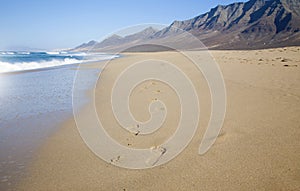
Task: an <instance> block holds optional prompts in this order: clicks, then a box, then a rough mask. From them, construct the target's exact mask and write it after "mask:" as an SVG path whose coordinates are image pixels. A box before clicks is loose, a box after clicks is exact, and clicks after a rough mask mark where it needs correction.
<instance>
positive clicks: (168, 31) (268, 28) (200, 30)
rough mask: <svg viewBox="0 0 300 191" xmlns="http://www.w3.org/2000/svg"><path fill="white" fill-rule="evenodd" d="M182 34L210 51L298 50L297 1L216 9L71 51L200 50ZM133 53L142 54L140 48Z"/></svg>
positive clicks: (255, 0)
mask: <svg viewBox="0 0 300 191" xmlns="http://www.w3.org/2000/svg"><path fill="white" fill-rule="evenodd" d="M184 31H187V32H189V33H191V34H192V35H194V36H195V37H197V38H198V39H199V40H200V41H201V42H202V43H203V44H204V45H205V46H206V47H208V48H210V49H261V48H274V47H283V46H297V45H300V0H250V1H248V2H237V3H232V4H230V5H218V6H217V7H215V8H212V9H211V10H210V11H209V12H207V13H204V14H201V15H199V16H196V17H194V18H192V19H189V20H184V21H174V22H173V23H172V24H171V25H169V26H167V27H165V28H163V29H161V30H155V29H153V28H152V27H149V28H146V29H144V30H143V31H140V32H138V33H135V34H132V35H128V36H125V37H122V36H118V35H112V36H110V37H109V38H107V39H105V40H103V41H101V42H96V41H90V42H88V43H84V44H82V45H80V46H78V47H76V48H74V49H73V51H88V50H90V49H91V48H92V47H93V51H102V52H110V51H118V50H124V49H126V48H127V47H134V46H139V45H141V44H155V43H156V42H164V43H165V44H169V45H170V46H171V47H172V46H175V47H178V46H180V47H181V48H182V49H195V48H199V47H197V45H196V43H194V40H193V39H190V40H189V39H183V38H182V35H183V34H184ZM181 39H183V40H181ZM145 50H146V51H147V48H145ZM136 51H143V47H141V46H139V48H137V49H136Z"/></svg>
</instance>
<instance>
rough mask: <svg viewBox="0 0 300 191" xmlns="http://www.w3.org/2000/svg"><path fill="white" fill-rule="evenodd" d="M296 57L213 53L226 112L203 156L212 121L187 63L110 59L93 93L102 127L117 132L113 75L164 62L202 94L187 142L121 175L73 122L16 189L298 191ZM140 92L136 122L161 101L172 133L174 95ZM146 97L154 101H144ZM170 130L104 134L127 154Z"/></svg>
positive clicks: (198, 78)
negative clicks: (156, 162)
mask: <svg viewBox="0 0 300 191" xmlns="http://www.w3.org/2000/svg"><path fill="white" fill-rule="evenodd" d="M284 49H285V50H284ZM294 51H295V52H294ZM194 54H195V55H197V54H200V53H199V52H198V51H195V52H194ZM297 54H299V47H290V48H279V49H268V50H253V51H212V55H213V56H214V58H215V59H216V60H217V62H218V63H219V65H220V68H221V71H222V73H223V75H224V78H225V83H226V89H227V94H228V95H227V99H228V100H227V101H228V106H227V113H226V118H225V123H224V126H223V128H222V132H221V134H220V135H219V137H218V138H217V141H216V143H215V144H214V145H213V147H212V148H211V150H210V151H209V152H208V153H207V154H205V155H204V156H200V155H198V154H197V153H198V146H199V144H200V141H201V139H202V137H203V134H204V131H205V128H206V126H207V123H208V120H209V115H210V101H209V100H210V95H209V92H208V86H207V84H206V82H205V79H204V78H203V76H202V75H201V73H200V74H199V73H195V70H194V69H195V68H193V67H190V66H185V65H182V64H183V63H186V62H187V60H185V58H182V57H179V56H178V55H177V54H175V53H170V52H158V53H130V54H128V55H130V56H125V57H122V58H118V59H116V60H113V61H112V62H113V66H111V67H109V68H108V69H107V71H106V73H104V75H103V76H102V78H101V82H102V83H100V84H99V83H98V84H97V87H96V91H95V93H96V97H97V100H96V107H97V111H98V112H99V117H100V116H101V117H102V118H103V120H104V124H106V125H107V126H111V125H114V126H116V121H115V120H114V119H113V118H112V113H111V111H109V106H110V105H109V103H110V102H109V101H108V100H109V99H110V97H109V95H110V92H109V91H107V87H111V86H112V85H113V82H114V81H113V79H114V78H115V77H116V76H117V74H118V73H119V72H120V71H122V70H123V69H124V68H125V67H126V66H129V65H130V64H131V63H133V62H135V61H138V60H139V59H148V58H152V57H153V56H154V57H155V58H166V57H167V58H168V59H170V61H173V62H175V63H176V62H177V63H178V65H180V66H181V67H183V70H184V71H186V72H187V73H188V74H189V77H191V78H192V80H193V82H194V83H195V85H196V91H197V92H198V94H201V97H200V105H201V116H200V118H201V119H200V123H199V127H198V130H197V132H196V135H195V137H194V138H193V140H192V142H191V143H190V144H189V146H188V147H187V148H186V149H185V150H184V151H183V152H182V153H181V154H180V155H179V156H178V157H176V158H175V159H174V160H172V161H170V162H169V163H167V164H165V165H162V166H159V167H156V168H153V169H147V170H127V169H122V168H118V167H115V166H113V165H110V164H108V163H106V162H104V161H102V160H101V159H100V158H98V157H96V156H95V155H94V154H93V153H92V152H91V151H90V150H89V149H88V148H87V146H86V145H85V144H84V142H83V141H82V139H81V138H80V135H79V132H78V131H77V128H76V125H75V122H74V119H73V117H71V118H70V119H68V120H67V121H66V122H64V123H63V124H62V125H61V127H60V128H59V130H58V131H57V132H56V133H55V134H54V135H53V136H51V137H49V139H48V140H47V142H46V144H45V145H43V146H42V148H41V149H40V151H39V152H38V154H37V156H36V160H35V161H34V163H33V165H32V166H31V167H30V169H29V174H28V176H27V177H26V178H25V179H24V180H23V181H21V183H20V185H19V186H18V188H17V190H70V189H72V190H74V189H75V190H83V189H86V190H95V189H98V190H141V189H143V190H161V189H166V190H178V189H179V190H196V189H197V190H216V189H217V190H220V189H222V190H253V188H256V189H258V190H259V189H262V190H263V189H265V190H280V189H285V190H297V189H300V181H299V178H300V163H299V161H300V154H299V152H297V151H298V150H299V148H300V141H299V136H300V129H299V123H300V121H299V115H300V110H299V108H300V103H299V99H300V89H299V88H298V84H299V83H300V77H299V76H300V58H299V56H297ZM277 58H279V59H277ZM199 59H201V56H199ZM285 59H288V60H285ZM285 65H287V66H285ZM295 65H297V66H295ZM87 67H96V65H95V66H87ZM145 86H146V87H147V90H146V89H145ZM145 86H139V87H138V88H137V89H135V90H134V91H133V98H134V99H133V100H136V103H132V111H133V113H134V114H136V117H137V118H138V119H140V120H142V121H143V120H146V119H147V118H148V117H149V116H148V113H147V112H145V109H146V108H145V107H144V106H147V104H146V103H147V101H148V100H149V99H150V98H151V96H153V95H155V96H160V98H161V99H162V100H165V101H166V105H167V108H169V107H170V108H171V109H170V111H173V112H170V115H171V117H170V119H168V120H167V121H166V123H165V124H164V126H165V127H172V126H173V125H174V124H176V123H177V120H176V119H177V117H178V112H176V111H177V110H178V104H176V101H177V100H176V96H174V92H170V93H169V94H164V93H161V94H160V95H157V93H153V91H154V90H157V89H159V90H160V91H161V92H168V87H166V86H164V85H163V84H159V83H157V84H155V85H153V83H151V84H146V85H145ZM149 91H150V92H152V93H153V94H150V97H147V96H146V97H145V93H149ZM168 106H169V107H168ZM83 111H84V109H83ZM138 111H143V112H138ZM83 115H84V112H83ZM168 115H169V113H168ZM174 130H175V129H174V128H169V129H167V128H166V130H165V129H162V130H160V131H159V132H157V133H155V134H153V136H152V135H151V136H150V138H148V139H146V140H145V137H142V138H136V137H134V136H132V135H131V134H126V132H125V131H123V130H120V129H118V130H110V129H107V131H108V133H109V134H110V135H111V136H112V137H113V138H115V139H117V140H119V141H120V143H121V144H124V145H127V146H128V144H130V146H131V147H149V146H152V145H153V144H159V143H161V142H162V141H164V140H165V138H166V137H168V136H169V135H170V133H172V132H174Z"/></svg>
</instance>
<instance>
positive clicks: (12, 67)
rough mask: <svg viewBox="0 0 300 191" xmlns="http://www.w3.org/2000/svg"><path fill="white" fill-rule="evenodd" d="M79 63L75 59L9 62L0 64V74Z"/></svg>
mask: <svg viewBox="0 0 300 191" xmlns="http://www.w3.org/2000/svg"><path fill="white" fill-rule="evenodd" d="M79 62H80V61H79V60H77V59H70V58H65V59H64V60H52V61H42V62H18V63H13V64H12V63H9V62H0V73H6V72H16V71H24V70H34V69H41V68H49V67H54V66H62V65H68V64H76V63H79Z"/></svg>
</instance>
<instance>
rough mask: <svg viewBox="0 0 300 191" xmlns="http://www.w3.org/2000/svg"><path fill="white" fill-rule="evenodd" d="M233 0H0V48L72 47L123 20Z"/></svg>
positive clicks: (149, 19)
mask: <svg viewBox="0 0 300 191" xmlns="http://www.w3.org/2000/svg"><path fill="white" fill-rule="evenodd" d="M239 1H245V0H239ZM233 2H236V1H234V0H205V1H203V0H189V1H184V0H181V1H179V0H127V1H125V0H123V1H121V0H115V1H113V0H109V1H99V0H60V1H59V0H44V1H43V0H0V23H1V28H0V50H5V49H13V48H16V47H34V48H42V49H55V48H69V47H74V46H77V45H79V44H81V43H83V42H87V41H89V40H98V39H101V38H103V36H106V35H107V34H109V33H112V32H114V31H117V30H119V29H120V28H124V27H127V26H131V25H136V24H142V23H161V24H170V23H171V22H172V21H174V20H185V19H189V18H192V17H194V16H197V15H199V14H202V13H205V12H207V11H208V10H210V9H211V8H212V7H214V6H216V5H218V4H222V5H226V4H230V3H233Z"/></svg>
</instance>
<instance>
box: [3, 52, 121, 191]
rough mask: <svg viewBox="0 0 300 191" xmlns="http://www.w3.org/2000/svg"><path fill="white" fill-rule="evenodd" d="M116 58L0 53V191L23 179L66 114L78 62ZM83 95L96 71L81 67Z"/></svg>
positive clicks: (99, 54) (54, 53)
mask: <svg viewBox="0 0 300 191" xmlns="http://www.w3.org/2000/svg"><path fill="white" fill-rule="evenodd" d="M117 57H118V56H117V55H109V54H102V53H78V52H77V53H75V52H17V51H9V52H0V174H1V175H3V177H0V178H1V180H0V190H2V189H4V190H5V189H7V188H9V187H10V186H13V185H15V184H16V183H17V181H18V180H19V179H20V178H21V177H22V176H25V175H26V169H27V167H28V165H29V164H30V162H31V161H32V160H33V158H34V156H35V155H34V154H35V153H36V151H37V150H38V149H39V148H40V146H41V145H42V144H43V143H44V142H45V140H46V139H47V138H48V137H49V136H50V135H51V134H53V133H55V131H56V130H57V128H58V127H59V125H60V123H62V122H63V121H64V120H66V119H68V118H69V117H70V116H71V115H72V88H73V81H74V77H75V76H76V68H77V66H78V64H79V63H82V64H84V63H89V62H94V61H97V62H98V61H105V60H109V59H114V58H117ZM83 72H84V74H86V76H87V77H86V80H85V81H84V82H82V85H81V86H82V87H81V89H80V90H81V91H82V92H81V94H82V105H83V104H84V103H85V101H86V98H85V92H86V90H87V89H88V88H89V87H91V86H92V85H93V82H95V79H97V78H98V75H99V72H100V71H99V69H93V68H91V69H85V70H84V71H83Z"/></svg>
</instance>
